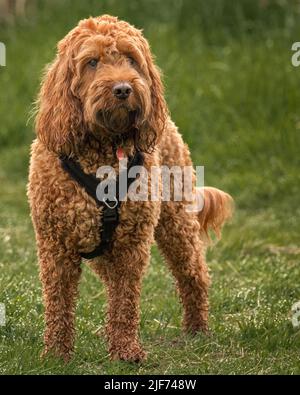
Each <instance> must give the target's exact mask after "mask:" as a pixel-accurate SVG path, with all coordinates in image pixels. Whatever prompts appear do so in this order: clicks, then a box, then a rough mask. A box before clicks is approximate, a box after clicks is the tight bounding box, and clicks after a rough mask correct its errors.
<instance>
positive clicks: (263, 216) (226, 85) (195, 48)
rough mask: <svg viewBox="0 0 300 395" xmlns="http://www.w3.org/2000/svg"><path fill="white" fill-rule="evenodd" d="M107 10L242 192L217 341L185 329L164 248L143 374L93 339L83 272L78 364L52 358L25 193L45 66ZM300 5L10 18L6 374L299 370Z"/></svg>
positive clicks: (96, 316) (0, 344) (97, 314)
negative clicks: (133, 35) (297, 58)
mask: <svg viewBox="0 0 300 395" xmlns="http://www.w3.org/2000/svg"><path fill="white" fill-rule="evenodd" d="M103 13H109V14H113V15H117V16H119V17H120V18H123V19H126V20H127V21H129V22H130V23H133V24H134V25H135V26H137V27H139V28H143V30H144V34H145V36H146V37H147V38H148V40H149V41H150V44H151V47H152V50H153V52H154V54H155V55H156V58H157V63H158V65H159V66H160V67H161V69H162V70H163V72H164V81H165V86H166V96H167V101H168V104H169V107H170V110H171V114H172V118H173V120H174V121H175V122H176V123H177V125H178V126H179V128H180V130H181V132H182V134H183V136H184V139H185V141H187V143H188V144H189V146H190V148H191V152H192V156H193V160H194V163H195V164H196V165H204V166H205V183H206V185H213V186H216V187H219V188H222V189H225V190H226V191H228V192H230V193H231V194H232V195H233V197H234V199H235V201H236V206H237V210H236V214H235V217H234V219H233V221H232V223H231V224H230V225H229V226H227V227H226V228H225V231H224V235H223V239H222V241H221V242H220V243H219V244H218V245H217V246H216V247H215V248H214V249H213V250H212V251H209V253H208V261H209V266H210V269H211V275H212V281H213V282H212V288H211V319H210V321H211V329H212V335H211V337H210V338H207V339H206V338H203V337H202V336H200V335H199V336H197V337H196V338H194V339H190V338H186V337H183V336H182V335H181V332H180V316H181V308H180V304H179V302H178V300H177V296H176V293H175V290H174V286H173V284H172V281H173V280H172V278H171V276H170V275H169V273H168V272H167V271H166V269H165V266H164V264H163V262H162V260H161V258H160V257H159V256H158V254H157V251H156V248H155V247H154V248H153V258H152V264H151V267H150V268H149V271H148V274H147V276H146V278H145V281H144V288H143V298H142V324H141V336H142V338H143V340H144V343H145V346H146V348H147V350H148V352H149V358H148V362H146V363H145V364H143V365H141V366H132V365H129V364H125V363H111V362H110V361H109V360H108V357H107V353H106V349H105V343H104V342H103V340H102V339H101V337H100V338H99V337H97V336H96V335H95V331H96V330H97V329H98V328H99V327H100V326H102V325H103V322H104V312H105V298H104V291H103V288H102V286H101V284H99V282H98V280H97V279H95V278H94V276H93V275H92V274H90V272H89V271H88V270H86V269H85V270H84V275H83V278H82V283H81V298H80V301H79V304H78V309H77V341H76V354H75V357H74V359H73V361H72V362H71V364H69V365H68V366H63V365H61V364H60V363H59V362H57V361H53V360H46V361H40V359H39V353H40V351H41V348H42V328H43V318H42V313H43V307H42V302H41V290H40V284H39V281H38V268H37V264H36V255H35V243H34V236H33V231H32V226H31V223H30V219H29V212H28V206H27V200H26V196H25V188H26V182H27V172H28V159H29V145H30V142H31V141H32V139H33V138H34V132H33V127H32V121H29V122H27V121H28V118H29V113H30V109H31V108H32V102H33V101H34V100H35V97H36V94H37V91H38V86H39V81H40V75H41V71H42V69H43V67H44V65H45V64H46V63H48V62H50V61H51V60H52V59H53V57H54V54H55V45H56V42H57V41H58V40H59V39H61V38H62V37H63V36H64V35H65V34H66V33H67V32H68V31H69V30H70V29H71V28H72V27H74V25H75V24H76V23H77V22H78V20H79V19H82V18H84V17H88V16H89V15H93V16H95V15H100V14H103ZM299 17H300V2H299V1H298V0H239V1H238V0H211V1H209V2H208V1H205V0H198V1H194V0H164V1H163V2H162V1H159V0H128V1H126V2H125V1H121V0H102V1H100V0H97V1H96V0H88V1H80V0H72V1H71V0H63V1H58V0H52V1H50V0H49V1H47V0H44V1H42V0H40V1H38V0H35V1H34V0H31V1H30V0H29V1H28V9H27V13H26V16H25V17H22V18H17V19H16V20H15V21H14V22H13V23H12V22H10V23H7V22H4V21H2V22H0V41H1V42H3V43H5V45H6V48H7V66H6V67H0V88H1V89H0V115H1V125H0V186H1V188H0V302H2V303H5V304H6V308H7V316H8V322H7V325H6V326H5V327H2V328H0V373H11V374H18V373H21V374H22V373H23V374H36V373H40V374H42V373H77V374H78V373H79V374H84V373H112V374H113V373H125V374H126V373H132V374H134V373H140V374H143V373H150V374H153V373H182V374H183V373H223V374H227V373H229V374H235V373H250V374H251V373H289V374H294V373H298V374H299V373H300V362H299V358H298V356H299V350H300V344H299V342H300V332H299V331H297V330H293V328H292V326H291V322H290V310H291V306H292V304H293V303H294V302H296V301H298V300H300V286H299V274H300V265H299V255H300V246H299V214H300V208H299V203H300V199H299V196H300V182H299V181H300V175H299V164H300V163H299V162H300V159H299V146H300V133H299V132H300V114H299V103H300V89H299V88H298V87H299V83H300V74H299V72H300V70H299V69H297V68H295V67H293V66H292V64H291V56H292V51H291V46H292V43H293V42H295V41H300V28H299V26H300V24H299V21H300V18H299Z"/></svg>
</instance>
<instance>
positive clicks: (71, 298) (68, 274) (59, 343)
mask: <svg viewBox="0 0 300 395" xmlns="http://www.w3.org/2000/svg"><path fill="white" fill-rule="evenodd" d="M39 244H40V245H39V264H40V279H41V281H42V286H43V299H44V305H45V325H46V327H45V333H44V342H45V349H44V352H43V355H45V354H47V353H49V352H50V353H53V355H55V356H58V357H61V358H63V360H64V361H68V360H69V358H70V356H71V352H72V350H73V343H74V310H75V302H76V301H75V299H76V295H77V288H78V282H79V277H80V273H81V269H80V267H79V264H80V258H79V257H78V256H76V255H75V254H72V253H70V252H68V251H67V250H66V249H65V248H64V247H63V246H60V245H57V244H55V245H51V243H49V241H48V242H45V243H39Z"/></svg>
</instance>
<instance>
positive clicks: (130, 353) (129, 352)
mask: <svg viewBox="0 0 300 395" xmlns="http://www.w3.org/2000/svg"><path fill="white" fill-rule="evenodd" d="M146 358H147V353H146V352H145V351H144V350H143V349H142V347H141V346H140V345H130V346H126V347H122V348H118V349H111V350H110V359H111V360H112V361H126V362H135V363H140V362H143V361H145V360H146Z"/></svg>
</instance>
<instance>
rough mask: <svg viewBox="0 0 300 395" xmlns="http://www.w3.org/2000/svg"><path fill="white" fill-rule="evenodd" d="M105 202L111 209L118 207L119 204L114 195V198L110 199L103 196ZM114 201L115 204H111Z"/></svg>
mask: <svg viewBox="0 0 300 395" xmlns="http://www.w3.org/2000/svg"><path fill="white" fill-rule="evenodd" d="M102 201H103V203H104V204H105V205H106V206H107V207H108V208H110V209H114V208H116V207H117V205H118V204H119V201H118V199H117V198H116V197H115V196H114V200H113V201H112V200H109V199H108V198H103V199H102ZM110 203H113V204H110Z"/></svg>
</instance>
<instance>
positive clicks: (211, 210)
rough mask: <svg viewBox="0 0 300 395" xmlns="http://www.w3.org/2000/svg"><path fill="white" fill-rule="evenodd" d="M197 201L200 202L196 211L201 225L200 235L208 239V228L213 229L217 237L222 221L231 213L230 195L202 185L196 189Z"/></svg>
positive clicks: (228, 217) (229, 216)
mask: <svg viewBox="0 0 300 395" xmlns="http://www.w3.org/2000/svg"><path fill="white" fill-rule="evenodd" d="M196 194H197V195H198V196H197V200H198V202H199V201H201V202H202V206H203V208H202V210H201V211H199V212H198V214H197V215H198V220H199V222H200V225H201V237H202V238H203V239H204V240H205V241H210V237H209V230H213V232H214V233H215V234H216V236H217V237H218V238H220V237H221V230H222V227H223V225H224V223H225V222H226V221H227V220H228V219H230V218H231V216H232V213H233V199H232V197H231V196H230V195H229V194H228V193H226V192H223V191H221V190H220V189H217V188H212V187H203V188H197V190H196Z"/></svg>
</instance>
